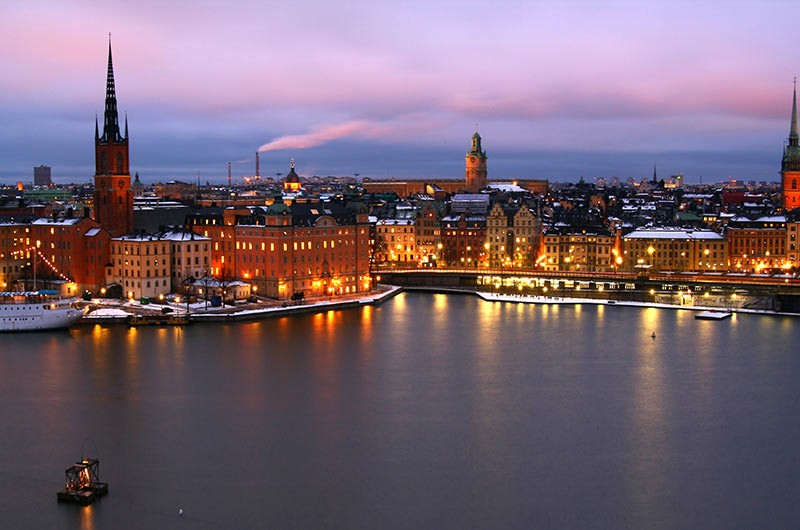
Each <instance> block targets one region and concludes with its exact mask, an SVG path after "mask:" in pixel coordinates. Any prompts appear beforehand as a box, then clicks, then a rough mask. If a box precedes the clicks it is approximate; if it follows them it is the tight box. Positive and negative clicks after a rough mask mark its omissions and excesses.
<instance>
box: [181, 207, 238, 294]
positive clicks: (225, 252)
mask: <svg viewBox="0 0 800 530" xmlns="http://www.w3.org/2000/svg"><path fill="white" fill-rule="evenodd" d="M247 215H250V209H248V208H220V207H212V208H205V209H203V210H200V211H198V212H194V213H192V214H190V215H188V216H187V217H186V223H187V225H188V227H189V228H190V229H191V230H193V231H195V232H197V233H198V234H200V235H202V236H203V237H207V238H209V239H210V240H211V269H210V271H209V273H210V274H211V275H212V276H216V277H217V278H222V279H232V278H234V276H235V273H236V226H235V225H236V218H237V216H247Z"/></svg>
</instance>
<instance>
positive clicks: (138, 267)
mask: <svg viewBox="0 0 800 530" xmlns="http://www.w3.org/2000/svg"><path fill="white" fill-rule="evenodd" d="M111 263H112V265H111V267H110V269H111V271H110V274H109V277H108V281H109V283H116V284H118V285H120V286H121V287H122V293H123V296H124V297H125V298H136V299H140V298H142V297H150V298H157V297H158V296H159V295H162V294H167V293H169V292H170V291H171V286H170V242H169V241H166V240H163V239H159V238H158V237H157V236H150V235H138V234H129V235H125V236H122V237H115V238H113V239H112V240H111Z"/></svg>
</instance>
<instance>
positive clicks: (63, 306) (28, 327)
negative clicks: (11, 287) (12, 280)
mask: <svg viewBox="0 0 800 530" xmlns="http://www.w3.org/2000/svg"><path fill="white" fill-rule="evenodd" d="M81 317H83V310H81V309H80V308H79V307H78V305H77V300H76V299H75V298H59V297H56V296H53V295H52V294H51V293H50V292H46V291H26V292H0V332H2V331H34V330H40V329H59V328H68V327H69V326H71V325H72V324H74V323H76V322H77V321H78V320H80V319H81Z"/></svg>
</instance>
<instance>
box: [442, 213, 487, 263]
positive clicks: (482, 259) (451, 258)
mask: <svg viewBox="0 0 800 530" xmlns="http://www.w3.org/2000/svg"><path fill="white" fill-rule="evenodd" d="M441 234H442V251H441V259H442V261H443V262H444V265H445V266H450V267H478V266H479V265H485V264H486V263H487V260H486V248H485V247H484V244H485V243H486V215H467V214H465V213H461V214H451V215H448V216H446V217H444V218H442V228H441Z"/></svg>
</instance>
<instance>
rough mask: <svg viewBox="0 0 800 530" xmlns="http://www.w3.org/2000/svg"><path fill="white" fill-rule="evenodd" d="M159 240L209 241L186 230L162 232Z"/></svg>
mask: <svg viewBox="0 0 800 530" xmlns="http://www.w3.org/2000/svg"><path fill="white" fill-rule="evenodd" d="M159 239H162V240H165V241H211V238H210V237H205V236H201V235H200V234H197V233H195V232H191V231H188V230H178V231H169V232H164V233H163V234H161V235H160V237H159Z"/></svg>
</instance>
